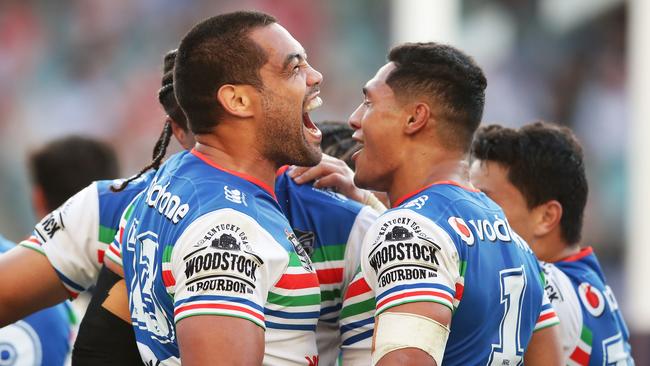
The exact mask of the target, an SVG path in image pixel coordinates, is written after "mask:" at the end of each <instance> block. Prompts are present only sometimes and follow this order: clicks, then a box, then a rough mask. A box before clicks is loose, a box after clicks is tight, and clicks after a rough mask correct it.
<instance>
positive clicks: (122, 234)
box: [119, 227, 124, 245]
mask: <svg viewBox="0 0 650 366" xmlns="http://www.w3.org/2000/svg"><path fill="white" fill-rule="evenodd" d="M119 238H120V245H122V243H124V227H120V236H119Z"/></svg>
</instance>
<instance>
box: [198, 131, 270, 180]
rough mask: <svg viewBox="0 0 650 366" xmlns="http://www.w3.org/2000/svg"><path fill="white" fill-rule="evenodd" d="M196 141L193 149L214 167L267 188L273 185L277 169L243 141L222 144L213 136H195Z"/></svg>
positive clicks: (221, 141)
mask: <svg viewBox="0 0 650 366" xmlns="http://www.w3.org/2000/svg"><path fill="white" fill-rule="evenodd" d="M196 140H197V141H196V145H195V146H194V149H195V150H196V151H198V152H199V153H201V154H203V155H204V156H205V157H206V158H208V159H209V160H210V161H212V162H214V163H215V164H216V165H218V166H220V167H222V168H224V169H228V170H231V171H235V172H237V173H241V174H245V175H248V176H251V177H254V178H256V179H259V180H260V181H261V182H262V183H264V184H266V185H267V186H268V187H273V186H274V185H275V171H276V170H277V169H278V167H276V166H275V164H274V163H273V162H271V161H269V160H268V159H265V158H263V157H262V156H261V155H260V154H257V150H256V149H255V148H254V147H252V146H251V145H247V144H246V143H245V142H244V141H240V144H231V143H224V141H223V140H222V139H219V138H217V137H215V136H214V135H202V136H197V139H196Z"/></svg>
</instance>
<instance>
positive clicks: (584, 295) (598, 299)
mask: <svg viewBox="0 0 650 366" xmlns="http://www.w3.org/2000/svg"><path fill="white" fill-rule="evenodd" d="M578 295H579V296H580V301H582V305H583V306H584V307H585V309H587V311H588V312H589V314H591V315H593V316H594V317H599V316H601V315H602V314H603V311H604V310H605V297H604V296H603V294H602V293H601V292H600V290H598V289H597V288H596V287H594V286H592V285H591V284H590V283H587V282H583V283H581V284H580V286H578Z"/></svg>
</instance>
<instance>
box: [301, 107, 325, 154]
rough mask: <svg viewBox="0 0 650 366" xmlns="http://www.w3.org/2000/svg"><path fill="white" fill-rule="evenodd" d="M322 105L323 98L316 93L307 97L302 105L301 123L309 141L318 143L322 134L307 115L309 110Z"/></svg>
mask: <svg viewBox="0 0 650 366" xmlns="http://www.w3.org/2000/svg"><path fill="white" fill-rule="evenodd" d="M321 105H323V100H322V99H321V98H320V97H319V96H318V95H316V96H315V97H313V98H311V99H309V101H307V103H305V105H304V107H303V114H302V125H303V127H304V131H305V135H306V137H307V139H308V140H309V141H310V142H313V143H317V144H320V142H321V139H322V138H323V135H322V133H321V131H320V130H319V129H318V127H316V124H314V122H312V120H311V118H310V117H309V112H311V111H313V110H314V109H316V108H318V107H320V106H321Z"/></svg>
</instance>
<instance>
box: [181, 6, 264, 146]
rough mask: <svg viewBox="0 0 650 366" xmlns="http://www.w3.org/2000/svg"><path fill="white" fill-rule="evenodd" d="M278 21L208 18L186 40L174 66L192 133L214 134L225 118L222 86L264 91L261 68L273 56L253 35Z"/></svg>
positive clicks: (260, 16) (255, 15)
mask: <svg viewBox="0 0 650 366" xmlns="http://www.w3.org/2000/svg"><path fill="white" fill-rule="evenodd" d="M275 22H276V19H275V18H274V17H272V16H270V15H268V14H264V13H259V12H253V11H238V12H234V13H227V14H222V15H217V16H214V17H211V18H209V19H207V20H204V21H202V22H201V23H199V24H197V25H196V26H194V28H192V29H191V30H190V31H189V32H188V33H187V34H186V35H185V37H183V39H182V40H181V43H180V46H179V47H178V53H177V55H176V66H175V67H174V93H175V94H176V100H178V104H179V105H180V106H181V108H182V109H183V111H184V112H185V116H186V117H187V122H188V124H189V127H190V130H191V131H192V132H193V133H195V134H202V133H209V132H210V131H212V129H213V128H214V127H215V126H216V125H217V123H218V121H219V119H220V118H221V117H222V115H223V113H224V110H223V107H222V106H221V104H220V103H219V101H218V100H217V99H216V95H217V91H218V90H219V88H220V87H221V86H223V85H225V84H247V85H252V86H254V87H256V88H258V89H260V90H261V89H262V88H263V83H262V80H261V76H260V74H259V70H260V68H261V67H262V66H263V65H264V64H265V63H266V62H267V60H268V56H267V54H266V52H265V51H264V49H263V48H262V47H261V46H260V45H258V44H257V43H256V42H255V41H253V40H252V39H250V37H249V35H250V32H251V31H252V30H253V29H255V28H258V27H264V26H268V25H270V24H273V23H275Z"/></svg>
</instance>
